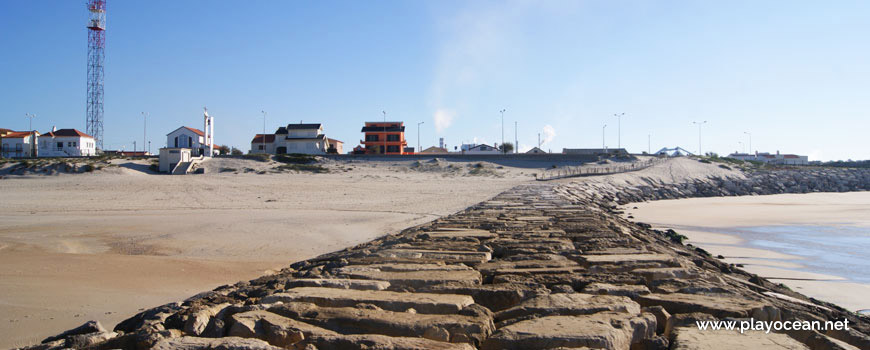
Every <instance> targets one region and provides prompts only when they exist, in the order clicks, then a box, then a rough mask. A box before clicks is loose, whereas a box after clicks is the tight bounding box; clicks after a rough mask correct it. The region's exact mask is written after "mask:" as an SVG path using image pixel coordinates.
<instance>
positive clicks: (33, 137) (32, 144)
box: [24, 113, 54, 157]
mask: <svg viewBox="0 0 870 350" xmlns="http://www.w3.org/2000/svg"><path fill="white" fill-rule="evenodd" d="M24 116H25V118H30V127H29V129H30V156H31V157H34V156H35V155H34V154H33V153H34V152H33V151H34V150H36V133H35V132H34V131H33V118H36V114H31V113H24ZM52 131H54V130H52Z"/></svg>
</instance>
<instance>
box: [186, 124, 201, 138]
mask: <svg viewBox="0 0 870 350" xmlns="http://www.w3.org/2000/svg"><path fill="white" fill-rule="evenodd" d="M183 128H185V129H187V130H190V131H193V133H194V134H197V135H199V136H205V133H204V132H202V130H199V129H197V128H191V127H189V126H184V127H183Z"/></svg>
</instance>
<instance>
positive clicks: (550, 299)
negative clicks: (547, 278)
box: [495, 293, 640, 321]
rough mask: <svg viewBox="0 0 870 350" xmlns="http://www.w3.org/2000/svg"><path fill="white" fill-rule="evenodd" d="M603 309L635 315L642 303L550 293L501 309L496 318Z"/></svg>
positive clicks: (603, 296) (572, 314)
mask: <svg viewBox="0 0 870 350" xmlns="http://www.w3.org/2000/svg"><path fill="white" fill-rule="evenodd" d="M602 311H617V312H625V313H629V314H632V315H634V314H639V313H640V305H638V304H637V303H636V302H634V301H632V300H631V299H629V298H627V297H622V296H609V295H593V294H583V293H570V294H565V293H560V294H549V295H542V296H538V297H534V298H531V299H529V300H526V301H524V302H522V303H520V304H519V305H517V306H514V307H512V308H509V309H507V310H504V311H500V312H498V313H496V314H495V319H496V320H497V321H505V320H510V319H514V318H527V317H530V316H535V317H543V316H554V315H561V316H575V315H588V314H594V313H597V312H602Z"/></svg>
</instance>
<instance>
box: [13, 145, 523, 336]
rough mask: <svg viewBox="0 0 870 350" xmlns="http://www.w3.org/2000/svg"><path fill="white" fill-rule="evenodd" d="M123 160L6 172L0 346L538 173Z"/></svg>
mask: <svg viewBox="0 0 870 350" xmlns="http://www.w3.org/2000/svg"><path fill="white" fill-rule="evenodd" d="M115 163H116V164H117V165H118V166H114V167H109V168H106V169H104V170H100V171H97V172H94V173H87V174H60V175H53V176H41V175H39V176H23V177H22V176H7V177H6V178H5V179H3V180H0V193H2V200H0V222H2V225H0V348H9V347H15V346H23V345H28V344H33V343H36V342H38V341H40V340H42V339H43V338H44V337H46V336H48V335H53V334H57V333H58V332H59V331H62V330H65V329H69V328H72V327H75V326H78V325H80V324H82V323H84V322H85V321H87V320H92V319H94V320H99V321H100V322H102V323H103V325H104V326H106V327H107V328H111V327H113V326H114V324H115V323H117V322H118V321H120V320H122V319H124V318H127V317H129V316H131V315H133V314H135V313H136V312H137V311H138V310H140V309H143V308H148V307H153V306H157V305H161V304H164V303H168V302H174V301H178V300H183V299H185V298H187V297H189V296H191V295H194V294H196V293H199V292H202V291H206V290H210V289H212V288H214V287H217V286H220V285H223V284H228V283H235V282H236V281H239V280H248V279H253V278H256V277H259V276H261V275H263V274H266V273H269V272H270V271H274V270H277V269H280V268H282V267H286V266H287V265H289V264H290V263H292V262H295V261H299V260H304V259H307V258H312V257H315V256H317V255H320V254H324V253H328V252H332V251H336V250H339V249H342V248H345V247H348V246H352V245H356V244H359V243H363V242H366V241H369V240H372V239H374V238H376V237H379V236H382V235H384V234H387V233H392V232H398V231H399V230H401V229H404V228H406V227H410V226H413V225H417V224H421V223H424V222H427V221H430V220H433V219H435V218H437V217H439V216H443V215H447V214H451V213H454V212H456V211H459V210H462V209H464V208H466V207H468V206H470V205H472V204H475V203H477V202H480V201H483V200H486V199H489V198H491V197H493V196H494V195H496V194H498V193H500V192H502V191H504V190H507V189H509V188H511V187H513V186H515V185H517V184H519V183H522V182H526V181H530V179H532V177H531V173H533V172H534V171H532V170H530V169H523V168H501V169H499V168H498V166H491V165H488V164H485V165H484V166H482V170H477V171H474V172H473V174H469V171H470V170H473V166H474V165H473V164H466V163H457V164H454V166H453V167H450V168H448V167H446V165H449V164H445V163H442V164H438V165H437V166H433V165H432V164H431V163H427V164H429V166H427V167H420V166H419V165H416V166H415V165H414V164H413V162H373V163H363V162H335V161H327V162H326V167H327V168H329V169H330V173H328V174H311V173H294V172H284V173H272V172H271V170H270V169H272V168H274V166H275V165H276V164H269V163H262V162H257V161H250V160H237V159H221V160H215V161H213V162H210V163H207V164H205V165H204V167H205V168H206V169H207V170H208V172H207V174H205V175H189V176H167V175H150V174H148V173H147V170H146V169H147V166H148V164H147V163H143V162H130V161H115ZM246 168H247V169H250V170H247V172H246V170H245V169H246ZM423 168H425V169H423ZM221 169H237V170H236V171H227V172H224V173H220V172H219V171H220V170H221ZM262 171H266V173H265V174H257V172H262Z"/></svg>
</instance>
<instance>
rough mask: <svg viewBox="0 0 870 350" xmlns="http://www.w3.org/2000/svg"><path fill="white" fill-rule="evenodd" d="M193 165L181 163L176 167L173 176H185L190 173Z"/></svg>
mask: <svg viewBox="0 0 870 350" xmlns="http://www.w3.org/2000/svg"><path fill="white" fill-rule="evenodd" d="M192 165H193V162H181V163H178V165H176V166H175V169H172V175H185V174H187V172H188V171H190V167H191V166H192Z"/></svg>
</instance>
